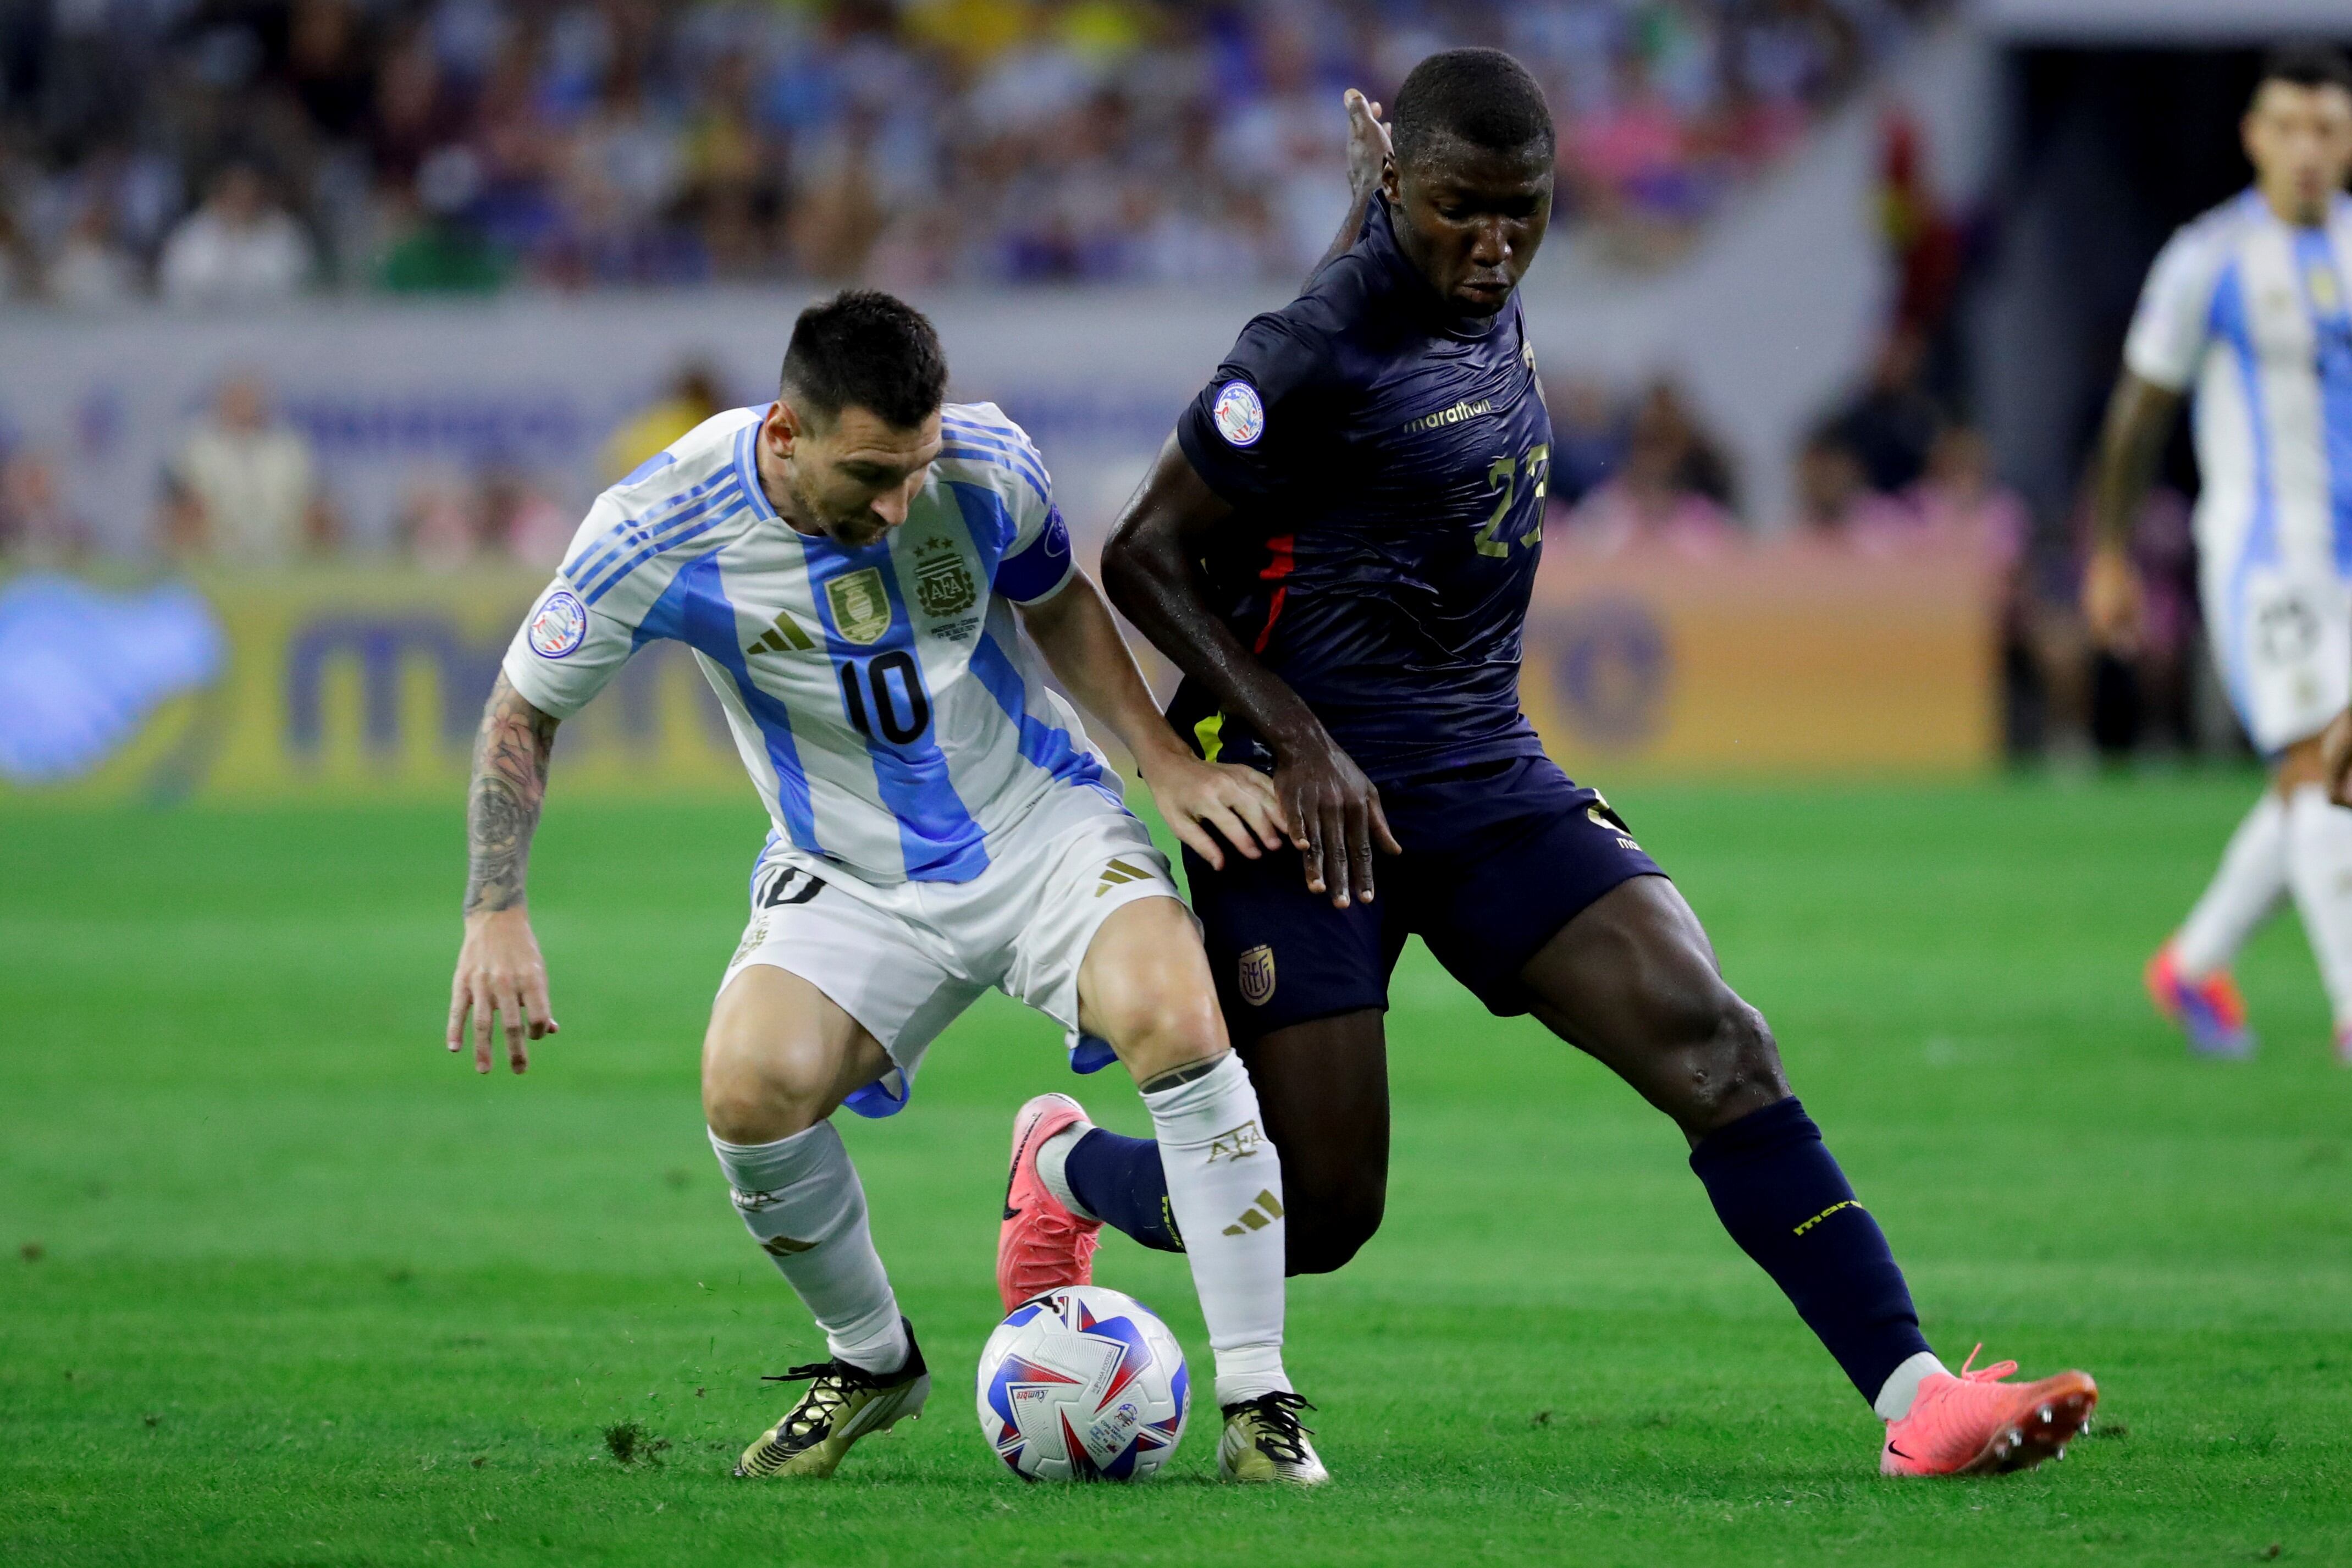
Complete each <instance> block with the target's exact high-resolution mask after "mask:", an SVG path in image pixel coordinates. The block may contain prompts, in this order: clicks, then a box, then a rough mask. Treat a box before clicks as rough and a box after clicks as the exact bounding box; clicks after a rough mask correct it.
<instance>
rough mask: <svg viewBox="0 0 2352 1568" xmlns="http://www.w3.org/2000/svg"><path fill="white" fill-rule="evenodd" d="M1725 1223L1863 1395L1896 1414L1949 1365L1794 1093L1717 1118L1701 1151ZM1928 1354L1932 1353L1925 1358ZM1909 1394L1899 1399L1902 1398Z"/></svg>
mask: <svg viewBox="0 0 2352 1568" xmlns="http://www.w3.org/2000/svg"><path fill="white" fill-rule="evenodd" d="M1690 1162H1691V1169H1692V1170H1693V1171H1695V1172H1696V1173H1697V1174H1698V1178H1699V1180H1700V1181H1702V1182H1704V1183H1706V1195H1707V1197H1708V1198H1709V1199H1710V1200H1712V1201H1713V1203H1714V1205H1715V1212H1716V1214H1717V1215H1718V1216H1719V1217H1720V1218H1721V1219H1722V1221H1723V1227H1724V1228H1725V1229H1726V1230H1727V1231H1729V1232H1730V1233H1731V1238H1732V1239H1733V1240H1734V1241H1736V1242H1738V1244H1739V1246H1740V1248H1741V1250H1743V1251H1745V1252H1746V1253H1747V1254H1748V1257H1750V1258H1754V1259H1755V1260H1756V1261H1757V1263H1758V1264H1759V1266H1760V1267H1761V1268H1763V1270H1764V1272H1766V1273H1767V1274H1769V1275H1770V1276H1771V1277H1772V1281H1773V1283H1774V1284H1776V1285H1778V1286H1780V1289H1781V1290H1782V1291H1784V1292H1785V1293H1786V1294H1787V1295H1788V1298H1789V1300H1790V1304H1792V1305H1793V1306H1794V1307H1795V1308H1796V1309H1797V1315H1798V1316H1799V1317H1801V1318H1802V1319H1804V1321H1805V1323H1806V1326H1808V1327H1809V1328H1811V1330H1812V1331H1813V1332H1814V1333H1815V1334H1817V1335H1819V1336H1820V1337H1821V1342H1822V1344H1823V1345H1824V1346H1826V1347H1827V1348H1828V1350H1829V1352H1830V1354H1831V1355H1832V1356H1834V1357H1836V1358H1837V1363H1838V1365H1840V1366H1841V1367H1843V1368H1844V1369H1845V1374H1846V1376H1848V1377H1849V1378H1852V1379H1853V1385H1854V1387H1855V1388H1856V1389H1858V1390H1860V1391H1861V1394H1862V1396H1863V1398H1864V1399H1866V1400H1869V1401H1871V1402H1872V1404H1873V1405H1874V1406H1876V1407H1879V1409H1878V1413H1879V1414H1880V1415H1882V1416H1885V1417H1886V1418H1888V1419H1893V1418H1895V1417H1896V1416H1899V1415H1903V1414H1904V1413H1905V1412H1906V1411H1907V1410H1908V1409H1909V1407H1910V1398H1909V1394H1910V1392H1911V1391H1913V1390H1916V1388H1917V1386H1918V1384H1919V1381H1920V1379H1921V1378H1922V1377H1924V1376H1925V1375H1927V1373H1933V1372H1940V1371H1942V1370H1944V1369H1943V1363H1940V1362H1938V1361H1937V1360H1936V1359H1935V1356H1934V1353H1933V1352H1931V1351H1929V1349H1928V1348H1927V1340H1926V1338H1925V1337H1923V1336H1922V1335H1921V1334H1920V1332H1919V1314H1918V1313H1917V1311H1916V1310H1914V1309H1913V1307H1912V1305H1911V1291H1910V1288H1909V1287H1908V1286H1906V1284H1905V1283H1904V1281H1903V1271H1902V1269H1900V1268H1896V1267H1895V1255H1894V1253H1893V1252H1891V1251H1890V1250H1889V1249H1888V1247H1887V1245H1886V1237H1885V1234H1884V1233H1883V1232H1881V1231H1880V1230H1879V1228H1878V1222H1877V1221H1876V1220H1874V1219H1873V1218H1871V1216H1870V1214H1869V1212H1868V1211H1867V1210H1865V1209H1864V1208H1863V1206H1862V1205H1861V1204H1860V1203H1858V1202H1857V1201H1855V1198H1854V1195H1853V1187H1852V1186H1850V1185H1849V1184H1847V1182H1846V1179H1845V1173H1844V1172H1843V1171H1841V1170H1839V1169H1838V1163H1837V1162H1836V1161H1835V1160H1833V1159H1832V1158H1831V1157H1830V1152H1829V1150H1828V1148H1827V1147H1825V1146H1824V1145H1823V1144H1822V1133H1821V1129H1820V1128H1818V1127H1816V1126H1814V1125H1813V1119H1812V1118H1811V1117H1810V1116H1808V1115H1806V1114H1805V1108H1804V1106H1803V1105H1802V1104H1801V1103H1800V1102H1799V1101H1797V1100H1794V1099H1790V1100H1781V1101H1780V1102H1779V1103H1778V1104H1775V1105H1768V1106H1766V1107H1765V1108H1764V1109H1763V1110H1756V1111H1751V1112H1749V1113H1748V1115H1746V1116H1743V1117H1741V1118H1740V1119H1739V1120H1738V1121H1735V1122H1732V1123H1731V1124H1730V1125H1729V1126H1727V1127H1720V1128H1717V1130H1716V1131H1713V1132H1710V1133H1708V1134H1707V1135H1706V1138H1704V1139H1702V1140H1701V1141H1700V1142H1699V1145H1698V1147H1697V1148H1696V1149H1694V1150H1692V1151H1691V1157H1690ZM1922 1357H1925V1358H1926V1359H1925V1360H1922V1359H1920V1358H1922ZM1895 1405H1900V1406H1901V1408H1900V1409H1895V1408H1892V1407H1893V1406H1895Z"/></svg>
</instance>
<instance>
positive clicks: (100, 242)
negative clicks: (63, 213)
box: [48, 200, 139, 310]
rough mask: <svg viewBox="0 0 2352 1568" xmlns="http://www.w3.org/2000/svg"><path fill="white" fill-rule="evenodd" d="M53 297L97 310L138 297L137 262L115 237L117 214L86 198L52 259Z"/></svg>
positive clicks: (50, 291)
mask: <svg viewBox="0 0 2352 1568" xmlns="http://www.w3.org/2000/svg"><path fill="white" fill-rule="evenodd" d="M48 284H49V286H48V295H49V298H50V299H51V300H55V301H56V302H57V303H58V304H60V305H63V306H66V307H67V308H68V309H69V310H104V309H106V308H107V307H109V306H112V305H120V304H122V303H123V302H125V301H126V300H132V299H135V298H137V297H138V294H139V263H138V261H137V259H136V258H133V257H132V256H131V252H130V251H129V250H128V249H126V248H124V247H123V246H122V245H121V242H119V241H118V240H117V239H116V238H115V237H114V222H113V214H111V213H110V212H109V211H108V210H107V207H106V205H105V204H104V203H103V202H100V201H96V200H91V201H85V202H84V203H82V205H81V209H80V210H79V212H77V213H75V214H74V218H73V222H72V223H71V224H70V225H68V226H67V229H66V237H65V242H64V243H63V244H62V245H60V246H59V247H58V254H57V256H56V258H54V259H53V260H51V261H50V263H49V279H48Z"/></svg>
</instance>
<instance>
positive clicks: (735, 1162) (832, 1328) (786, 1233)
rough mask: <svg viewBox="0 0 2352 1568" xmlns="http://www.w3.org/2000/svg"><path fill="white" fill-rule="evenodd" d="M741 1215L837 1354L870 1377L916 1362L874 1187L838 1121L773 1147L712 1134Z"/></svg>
mask: <svg viewBox="0 0 2352 1568" xmlns="http://www.w3.org/2000/svg"><path fill="white" fill-rule="evenodd" d="M710 1147H711V1151H712V1152H714V1153H716V1154H717V1155H718V1156H719V1169H720V1170H722V1171H724V1172H726V1173H727V1184H728V1185H729V1186H730V1187H731V1188H733V1189H734V1193H735V1212H736V1213H738V1214H740V1215H742V1216H743V1224H744V1225H745V1226H748V1227H749V1228H750V1230H751V1237H752V1239H753V1240H755V1241H757V1242H758V1243H759V1244H760V1247H761V1250H762V1251H764V1252H766V1253H767V1255H768V1256H769V1257H771V1258H774V1259H775V1260H776V1267H777V1268H779V1269H781V1270H782V1273H783V1276H784V1279H786V1280H787V1281H788V1282H789V1283H790V1284H791V1285H792V1288H793V1290H795V1291H796V1292H798V1293H799V1295H800V1299H801V1300H803V1302H805V1303H806V1304H807V1306H808V1310H809V1311H810V1313H811V1314H812V1315H814V1317H815V1319H816V1321H817V1326H818V1327H819V1328H821V1329H823V1330H824V1342H825V1346H826V1348H827V1349H829V1350H830V1351H831V1352H833V1353H834V1354H835V1356H837V1357H839V1358H840V1359H841V1360H843V1361H845V1362H848V1363H852V1364H853V1365H856V1366H862V1367H864V1368H866V1370H867V1371H869V1372H895V1371H897V1370H898V1368H899V1367H901V1366H904V1365H905V1364H906V1362H907V1352H908V1343H907V1331H906V1329H905V1327H904V1325H902V1324H901V1323H900V1322H899V1321H898V1299H897V1298H896V1297H894V1296H893V1295H892V1294H891V1293H890V1279H889V1276H888V1275H887V1274H885V1273H884V1272H883V1271H882V1258H881V1255H880V1254H878V1253H877V1252H876V1251H875V1250H874V1237H873V1235H872V1233H871V1232H870V1231H868V1230H867V1229H866V1189H865V1188H864V1187H863V1186H861V1185H859V1184H858V1180H857V1168H856V1166H855V1165H852V1164H851V1163H849V1151H848V1150H847V1149H845V1148H844V1147H842V1142H841V1134H840V1133H838V1132H836V1131H834V1127H833V1123H832V1122H830V1121H820V1122H818V1123H817V1124H816V1125H815V1126H814V1127H812V1128H809V1129H808V1130H807V1131H803V1132H795V1133H793V1135H792V1136H791V1137H789V1138H780V1139H778V1140H777V1141H776V1142H773V1143H730V1142H726V1141H725V1140H724V1139H722V1138H720V1137H719V1134H718V1133H716V1132H713V1133H712V1134H711V1135H710Z"/></svg>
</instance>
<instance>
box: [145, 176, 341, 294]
mask: <svg viewBox="0 0 2352 1568" xmlns="http://www.w3.org/2000/svg"><path fill="white" fill-rule="evenodd" d="M160 270H161V276H162V280H163V297H164V298H165V299H166V300H171V301H172V302H173V304H175V305H205V306H220V305H254V304H265V303H268V302H270V301H273V300H283V299H286V298H288V297H289V296H290V295H292V294H293V293H295V292H296V291H297V290H299V289H301V288H302V287H303V286H304V285H305V284H307V283H308V282H309V281H310V274H311V258H310V237H309V236H308V235H306V234H304V233H303V232H302V226H301V225H300V224H299V223H297V222H295V220H294V218H293V217H292V216H291V215H289V213H288V212H287V211H286V210H285V209H284V208H282V207H280V206H278V205H275V204H274V203H273V202H272V201H271V199H270V195H269V187H268V184H266V183H265V182H264V181H263V179H262V177H261V172H260V171H259V170H257V169H256V168H255V167H254V166H253V165H252V164H250V163H231V164H229V165H228V166H227V167H226V168H225V169H223V170H222V171H221V172H220V174H219V175H218V176H217V177H216V178H215V180H214V182H213V187H212V194H211V195H210V196H208V197H207V198H206V199H205V205H203V206H201V207H198V208H197V209H196V210H195V211H194V212H193V213H191V214H189V215H188V216H187V217H186V218H184V219H183V220H182V222H181V224H180V226H179V227H178V228H176V229H174V230H173V231H172V237H171V238H170V239H169V240H167V241H165V242H164V245H163V265H162V268H161V269H160Z"/></svg>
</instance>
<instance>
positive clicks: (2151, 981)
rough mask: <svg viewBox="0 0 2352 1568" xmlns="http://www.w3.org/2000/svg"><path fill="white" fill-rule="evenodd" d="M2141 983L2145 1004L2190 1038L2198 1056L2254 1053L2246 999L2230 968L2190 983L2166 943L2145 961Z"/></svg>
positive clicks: (2168, 943)
mask: <svg viewBox="0 0 2352 1568" xmlns="http://www.w3.org/2000/svg"><path fill="white" fill-rule="evenodd" d="M2141 979H2142V980H2143V981H2145V982H2146V983H2147V994H2148V1000H2150V1001H2152V1002H2154V1003H2155V1004H2156V1010H2157V1011H2158V1012H2159V1013H2161V1014H2163V1015H2164V1016H2166V1017H2168V1018H2169V1019H2171V1020H2172V1021H2173V1022H2174V1023H2175V1024H2178V1025H2179V1026H2180V1029H2181V1032H2182V1033H2183V1034H2186V1035H2187V1036H2188V1037H2189V1050H2190V1051H2192V1052H2194V1053H2195V1054H2196V1055H2198V1056H2200V1057H2231V1058H2236V1057H2250V1056H2252V1055H2253V1054H2254V1035H2253V1031H2252V1030H2251V1029H2249V1028H2247V1027H2246V999H2245V998H2244V997H2243V996H2241V995H2240V994H2238V983H2237V982H2236V981H2234V980H2232V979H2231V978H2230V972H2229V971H2228V970H2226V969H2221V970H2216V971H2214V972H2213V973H2210V974H2209V975H2207V976H2206V977H2205V978H2204V979H2202V980H2191V979H2189V977H2188V976H2187V975H2184V974H2182V973H2180V966H2179V963H2177V962H2175V960H2174V959H2173V956H2172V944H2171V943H2170V942H2166V943H2165V944H2164V945H2163V946H2162V947H2160V948H2158V949H2157V952H2156V956H2155V957H2154V958H2151V959H2149V960H2148V961H2147V972H2146V973H2143V974H2142V975H2141Z"/></svg>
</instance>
